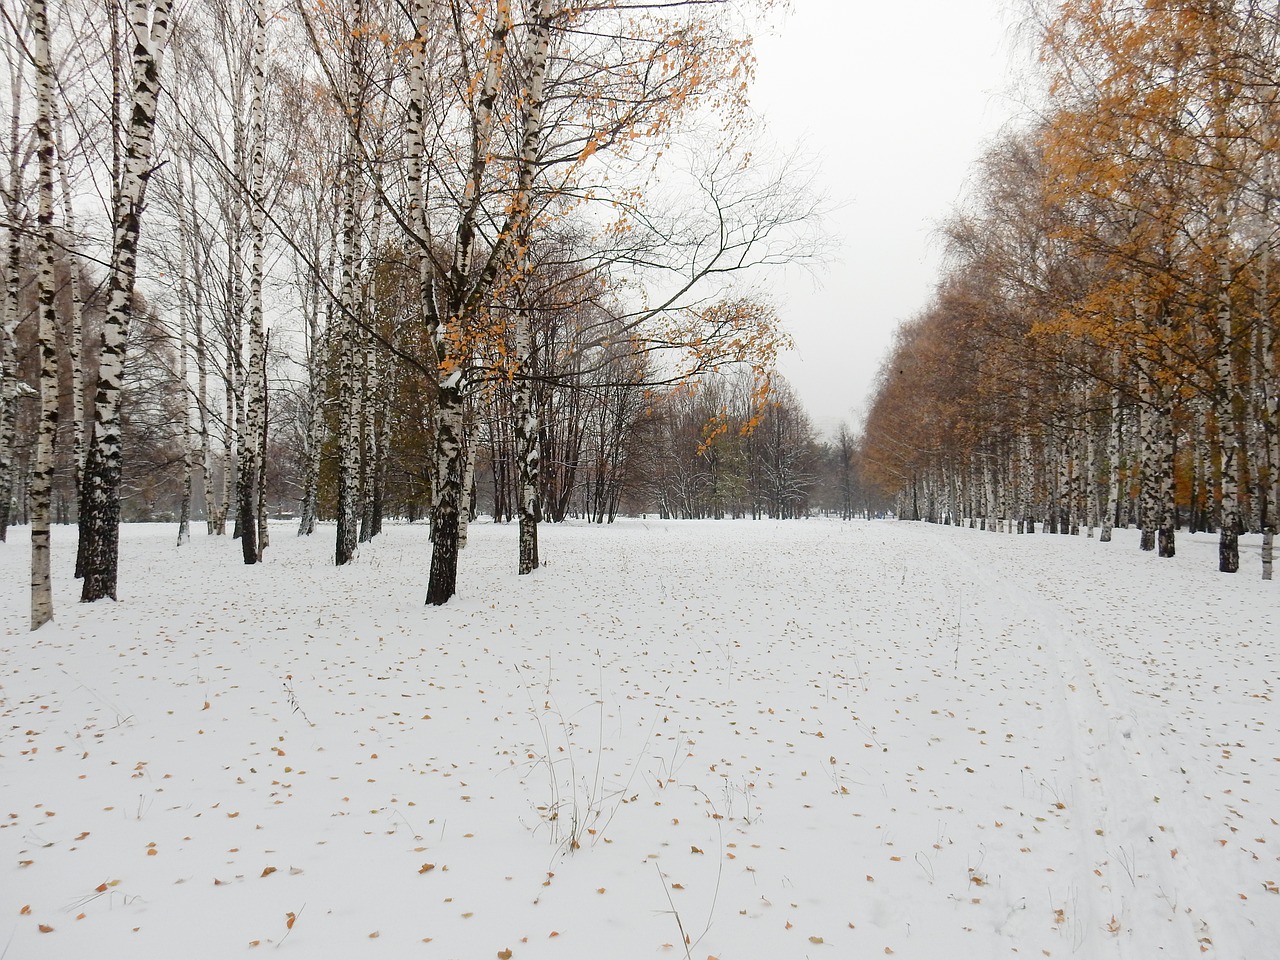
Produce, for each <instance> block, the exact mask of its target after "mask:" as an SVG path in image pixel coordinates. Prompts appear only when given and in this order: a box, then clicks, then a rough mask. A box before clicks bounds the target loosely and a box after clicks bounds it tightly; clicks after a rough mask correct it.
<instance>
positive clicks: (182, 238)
mask: <svg viewBox="0 0 1280 960" xmlns="http://www.w3.org/2000/svg"><path fill="white" fill-rule="evenodd" d="M183 206H184V204H183V199H182V178H181V177H179V178H178V209H180V210H181V209H183ZM187 258H188V252H187V232H186V229H185V227H183V226H182V225H181V224H179V225H178V382H179V383H180V384H181V385H182V420H183V424H182V501H181V503H180V504H179V506H178V546H180V547H181V546H185V545H186V544H187V542H188V541H190V539H191V489H192V474H193V473H194V463H193V460H194V457H195V443H194V438H193V437H192V435H191V433H192V430H191V419H192V418H191V390H190V385H189V384H188V382H187V380H188V376H187V353H188V351H189V340H190V337H189V334H188V331H189V323H188V320H189V318H188V316H187Z"/></svg>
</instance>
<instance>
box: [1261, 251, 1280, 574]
mask: <svg viewBox="0 0 1280 960" xmlns="http://www.w3.org/2000/svg"><path fill="white" fill-rule="evenodd" d="M1270 268H1271V244H1270V241H1268V242H1267V244H1266V247H1265V248H1264V249H1263V252H1262V263H1261V266H1260V268H1259V274H1260V281H1259V294H1258V303H1259V305H1260V308H1261V309H1259V311H1258V313H1259V314H1260V315H1261V316H1263V317H1264V319H1263V322H1262V323H1261V324H1260V325H1259V327H1260V329H1259V331H1258V360H1259V367H1260V368H1261V369H1260V370H1259V371H1258V377H1259V380H1261V382H1262V393H1263V411H1262V413H1263V417H1262V422H1263V442H1264V443H1265V444H1266V451H1265V452H1266V465H1267V470H1266V479H1265V480H1264V481H1263V485H1262V490H1261V491H1260V492H1261V494H1262V501H1263V515H1264V517H1265V520H1264V523H1263V526H1262V579H1263V580H1270V579H1271V577H1272V567H1273V564H1274V558H1275V535H1276V527H1277V522H1276V507H1277V499H1280V498H1277V489H1278V486H1280V390H1278V389H1277V384H1276V336H1275V322H1274V320H1273V319H1272V318H1270V317H1268V316H1267V315H1266V305H1267V302H1268V300H1269V295H1270V279H1271V269H1270Z"/></svg>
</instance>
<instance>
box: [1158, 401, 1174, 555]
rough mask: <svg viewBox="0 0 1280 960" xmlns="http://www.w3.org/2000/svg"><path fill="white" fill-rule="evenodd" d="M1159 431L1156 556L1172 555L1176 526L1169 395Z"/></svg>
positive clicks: (1163, 403) (1163, 408)
mask: <svg viewBox="0 0 1280 960" xmlns="http://www.w3.org/2000/svg"><path fill="white" fill-rule="evenodd" d="M1159 422H1160V433H1159V451H1160V454H1159V461H1158V463H1159V483H1158V485H1157V488H1156V489H1157V493H1158V497H1159V529H1158V530H1157V549H1156V556H1159V557H1166V558H1168V557H1172V556H1174V554H1175V552H1176V550H1175V544H1174V531H1175V528H1176V527H1177V509H1178V508H1177V503H1176V502H1175V500H1174V472H1173V471H1174V446H1173V407H1172V398H1171V396H1166V397H1164V398H1162V402H1161V406H1160V417H1159Z"/></svg>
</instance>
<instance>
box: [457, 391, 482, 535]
mask: <svg viewBox="0 0 1280 960" xmlns="http://www.w3.org/2000/svg"><path fill="white" fill-rule="evenodd" d="M475 435H476V411H475V404H474V403H468V404H466V405H465V406H464V407H463V410H462V451H463V453H462V496H461V499H460V500H459V501H458V549H459V550H465V549H466V548H467V534H468V532H469V531H470V529H471V511H472V507H473V503H472V501H473V499H474V498H473V497H472V495H471V494H472V492H473V484H474V483H475V476H476V454H477V453H478V452H479V451H478V448H477V445H476V443H475Z"/></svg>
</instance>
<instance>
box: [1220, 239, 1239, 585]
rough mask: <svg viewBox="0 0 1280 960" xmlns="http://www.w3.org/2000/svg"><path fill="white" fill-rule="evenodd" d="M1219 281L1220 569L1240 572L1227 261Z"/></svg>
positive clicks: (1231, 317)
mask: <svg viewBox="0 0 1280 960" xmlns="http://www.w3.org/2000/svg"><path fill="white" fill-rule="evenodd" d="M1220 269H1221V275H1220V277H1219V282H1218V293H1217V296H1218V311H1217V326H1218V331H1217V332H1218V337H1219V342H1218V344H1217V374H1218V377H1217V381H1218V382H1217V386H1218V389H1219V390H1220V391H1221V393H1220V395H1219V396H1220V401H1219V402H1220V409H1219V411H1218V430H1219V432H1220V433H1221V436H1222V443H1221V447H1222V483H1221V488H1220V491H1221V492H1220V498H1221V499H1220V500H1219V507H1218V523H1219V527H1218V570H1219V571H1220V572H1222V573H1236V572H1237V571H1238V570H1239V569H1240V501H1239V495H1240V494H1239V473H1238V471H1239V469H1240V460H1241V452H1242V451H1241V447H1242V444H1241V438H1240V432H1239V431H1238V430H1237V428H1236V411H1235V406H1236V403H1237V397H1236V377H1235V369H1234V365H1233V364H1232V362H1231V345H1232V342H1233V334H1234V332H1235V331H1234V329H1233V328H1234V320H1235V311H1234V309H1233V308H1232V304H1231V289H1230V284H1231V276H1230V271H1229V270H1228V268H1227V266H1226V265H1225V264H1222V265H1220Z"/></svg>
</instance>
